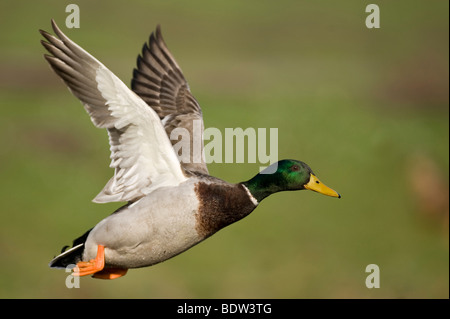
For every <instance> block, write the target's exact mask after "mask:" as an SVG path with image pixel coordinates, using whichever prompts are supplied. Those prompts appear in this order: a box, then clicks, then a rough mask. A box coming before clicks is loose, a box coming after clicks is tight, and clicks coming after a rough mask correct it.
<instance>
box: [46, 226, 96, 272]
mask: <svg viewBox="0 0 450 319" xmlns="http://www.w3.org/2000/svg"><path fill="white" fill-rule="evenodd" d="M90 231H91V230H88V231H87V232H86V233H85V234H83V236H81V237H79V238H77V239H75V240H74V241H73V246H72V248H70V249H68V250H66V248H67V247H68V246H65V247H64V248H63V249H62V251H61V254H59V255H58V256H56V257H55V258H53V259H52V260H51V261H50V263H49V264H48V265H49V266H50V268H66V267H67V266H70V265H75V264H76V263H77V262H79V261H81V259H82V257H83V252H84V243H85V242H86V239H87V237H88V235H89V233H90Z"/></svg>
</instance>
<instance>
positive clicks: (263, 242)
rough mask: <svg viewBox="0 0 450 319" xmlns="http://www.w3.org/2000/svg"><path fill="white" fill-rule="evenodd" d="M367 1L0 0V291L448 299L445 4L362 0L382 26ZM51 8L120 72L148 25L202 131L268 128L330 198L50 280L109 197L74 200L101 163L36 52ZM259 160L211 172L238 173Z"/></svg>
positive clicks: (93, 133)
mask: <svg viewBox="0 0 450 319" xmlns="http://www.w3.org/2000/svg"><path fill="white" fill-rule="evenodd" d="M69 3H77V4H78V5H79V6H80V10H81V28H80V29H67V28H65V26H64V21H65V19H66V16H67V14H68V13H66V12H65V7H66V5H67V4H69ZM369 3H370V2H367V3H366V2H364V1H345V2H342V1H341V2H338V1H331V0H329V1H314V2H313V1H288V0H280V1H277V2H273V1H264V0H263V1H253V0H252V1H235V0H228V1H217V0H213V1H200V0H191V1H163V0H160V1H155V0H152V1H143V0H134V1H114V2H111V1H104V0H99V1H95V2H93V1H49V0H42V1H2V2H1V3H0V30H1V31H0V46H1V50H0V130H1V132H0V133H1V134H0V145H1V147H0V202H1V205H2V208H1V223H0V256H1V263H0V272H1V276H0V297H1V298H448V297H449V250H448V249H449V247H448V239H449V238H448V174H449V170H448V164H449V155H448V151H449V147H448V143H449V135H448V129H449V121H448V115H449V114H448V101H449V99H448V84H449V83H448V82H449V81H448V70H449V64H448V53H449V52H448V9H449V8H448V2H447V1H424V0H423V1H395V2H394V1H384V0H380V1H377V2H376V3H377V4H378V5H379V7H380V10H381V28H380V29H367V28H366V26H365V18H366V16H367V13H365V6H366V5H367V4H369ZM51 18H54V19H55V20H56V21H57V23H58V24H59V26H60V27H61V28H62V30H63V31H64V32H65V33H66V34H67V35H68V36H69V37H71V38H72V39H73V40H74V41H75V42H77V43H78V44H80V45H81V46H82V47H84V48H85V49H86V50H88V51H89V52H90V53H91V54H93V55H94V56H96V57H97V58H98V59H99V60H101V61H102V62H103V63H104V64H105V65H106V66H108V67H109V68H110V69H111V70H112V71H113V72H115V73H116V75H118V76H119V77H120V78H121V79H122V80H123V81H124V82H125V83H127V84H129V83H130V79H131V70H132V68H134V66H135V59H136V56H137V54H138V53H139V52H140V49H141V47H142V44H143V43H144V42H145V41H146V40H147V39H148V35H149V34H150V32H151V31H152V30H154V28H155V26H156V24H157V23H160V24H161V25H162V30H163V34H164V37H165V40H166V42H167V44H168V46H169V48H170V50H171V51H172V53H173V54H174V56H175V57H176V59H177V61H178V63H179V64H180V65H181V67H182V68H183V71H184V73H185V76H186V78H187V79H188V81H189V83H190V86H191V88H192V92H193V94H194V95H195V96H196V98H197V100H198V101H199V103H200V105H201V106H202V109H203V113H204V119H205V125H206V126H207V127H217V128H219V129H221V130H222V132H224V129H225V128H226V127H232V128H234V127H242V128H247V127H254V128H258V127H261V128H264V127H265V128H270V127H277V128H278V129H279V130H278V135H279V144H278V149H279V158H280V159H281V158H295V159H299V160H302V161H305V162H306V163H308V164H309V165H310V166H311V167H312V168H313V170H314V171H315V172H316V173H317V175H318V176H319V177H320V178H321V180H322V181H323V182H324V183H325V184H327V185H329V186H330V187H332V188H334V189H336V190H338V191H339V192H340V193H341V194H342V195H343V198H342V199H341V200H336V199H334V198H330V197H325V196H321V195H319V194H315V193H312V192H286V193H280V194H276V195H274V196H271V197H270V198H267V199H266V200H264V202H263V203H262V204H261V205H260V206H259V207H258V209H257V210H256V211H255V212H254V213H253V214H251V215H250V216H248V217H247V218H245V219H244V220H242V221H240V222H239V223H237V224H235V225H232V226H231V227H228V228H226V229H224V230H222V231H220V232H219V233H217V234H216V235H214V236H213V237H211V238H210V239H208V240H207V241H205V242H203V243H201V244H199V245H198V246H196V247H194V248H193V249H191V250H189V251H188V252H186V253H183V254H181V255H179V256H177V257H176V258H173V259H171V260H168V261H166V262H164V263H161V264H158V265H155V266H153V267H151V268H144V269H137V270H132V271H130V272H129V273H128V274H127V276H126V277H124V278H121V279H118V280H114V281H101V280H94V279H91V278H82V279H81V288H79V289H68V288H66V286H65V278H66V275H67V274H66V273H64V272H63V271H54V270H50V269H49V268H48V267H47V263H48V261H49V260H50V259H51V258H52V257H53V256H54V255H56V254H57V253H58V252H59V250H60V248H61V247H62V246H63V245H65V244H69V243H70V242H71V240H72V239H73V238H75V237H77V236H79V235H81V234H82V233H83V232H84V231H85V230H86V229H88V228H90V227H92V226H93V225H95V224H96V223H97V222H98V221H99V220H100V219H102V218H104V217H105V216H107V215H108V214H110V213H111V212H112V211H113V210H114V209H116V208H117V207H119V206H120V204H119V203H112V204H104V205H97V204H94V203H92V202H91V201H90V200H91V199H92V198H93V197H94V196H95V195H96V194H97V193H98V192H99V191H100V190H101V188H102V187H103V186H104V184H105V183H106V181H107V180H108V179H109V178H110V176H111V175H112V170H111V169H110V168H108V165H107V164H108V163H109V146H108V144H107V135H106V132H104V131H102V130H98V129H96V128H94V127H93V125H92V123H91V122H90V120H89V118H88V116H87V115H86V114H85V112H84V110H83V108H82V107H81V105H80V103H79V102H78V101H77V99H76V98H74V97H73V96H71V95H70V94H69V93H68V91H67V90H66V89H65V87H64V85H63V84H62V82H61V81H60V80H59V79H58V78H57V77H56V76H55V75H54V74H53V73H52V72H51V71H50V69H49V67H48V66H47V64H46V62H45V61H44V59H43V58H42V54H43V53H44V49H43V47H42V46H41V45H40V43H39V40H40V35H39V33H38V29H44V30H47V31H50V30H51V27H50V19H51ZM259 166H260V164H259V163H256V164H217V163H213V164H210V166H209V169H210V173H211V174H212V175H215V176H218V177H220V178H223V179H225V180H227V181H230V182H239V181H242V180H246V179H248V178H249V177H251V176H253V175H254V174H255V173H256V172H257V170H258V168H259ZM372 263H375V264H377V265H378V266H379V267H380V273H381V288H379V289H367V288H366V286H365V279H366V276H367V275H368V274H367V273H365V268H366V266H367V265H368V264H372Z"/></svg>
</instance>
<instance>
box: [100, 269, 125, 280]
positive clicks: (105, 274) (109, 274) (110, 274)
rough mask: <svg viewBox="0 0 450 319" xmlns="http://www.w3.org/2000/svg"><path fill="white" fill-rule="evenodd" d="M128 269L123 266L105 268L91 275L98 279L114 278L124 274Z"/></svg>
mask: <svg viewBox="0 0 450 319" xmlns="http://www.w3.org/2000/svg"><path fill="white" fill-rule="evenodd" d="M127 271H128V269H123V268H105V269H103V270H102V271H99V272H97V273H95V274H94V275H93V276H92V277H94V278H99V279H116V278H119V277H122V276H125V274H126V273H127Z"/></svg>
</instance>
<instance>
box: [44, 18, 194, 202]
mask: <svg viewBox="0 0 450 319" xmlns="http://www.w3.org/2000/svg"><path fill="white" fill-rule="evenodd" d="M52 26H53V30H54V32H55V34H56V36H57V37H55V36H53V35H51V34H49V33H47V32H45V31H42V30H40V32H41V34H42V35H43V36H44V38H45V39H46V40H47V41H48V42H46V41H43V40H42V41H41V43H42V44H43V46H44V47H45V48H46V49H47V51H48V52H49V53H50V54H51V55H44V57H45V59H46V60H47V61H48V62H49V64H50V66H51V67H52V69H53V70H54V71H55V73H56V74H57V75H58V76H60V77H61V78H62V79H63V81H64V82H65V83H66V85H67V86H68V87H69V89H70V91H71V92H72V93H73V94H74V95H75V96H76V97H77V98H79V99H80V100H81V102H82V103H83V105H84V107H85V109H86V111H87V112H88V114H89V115H90V117H91V120H92V122H93V123H94V125H95V126H97V127H99V128H106V129H107V130H108V134H109V143H110V145H111V148H110V149H111V160H112V161H111V165H110V166H111V167H113V168H114V169H115V171H114V176H113V177H112V178H111V179H110V181H109V182H108V183H107V184H106V186H105V187H104V188H103V190H102V191H101V192H100V193H99V194H98V195H97V197H95V199H94V202H97V203H106V202H115V201H136V200H137V199H139V198H141V197H143V196H145V195H146V194H149V193H150V192H152V191H153V190H154V189H156V188H158V187H162V186H175V185H178V184H180V183H181V182H183V181H185V180H186V179H187V177H186V176H185V175H184V174H183V171H182V169H181V166H180V163H179V161H178V158H177V155H176V154H175V151H174V149H173V147H172V145H171V143H170V141H169V139H168V137H167V134H166V132H165V130H164V128H163V126H162V124H161V121H160V119H159V117H158V115H157V114H156V113H155V112H154V111H153V110H152V109H151V108H149V107H148V105H147V104H146V103H145V102H144V101H143V100H142V99H141V98H140V97H138V96H137V95H136V94H135V93H134V92H133V91H131V90H130V89H129V88H128V87H127V86H126V85H125V84H124V83H123V82H122V81H120V79H119V78H117V77H116V76H115V75H114V74H113V73H112V72H111V71H109V70H108V69H107V68H106V67H105V66H104V65H103V64H102V63H100V62H99V61H98V60H97V59H95V58H94V57H93V56H92V55H90V54H89V53H88V52H86V51H85V50H84V49H82V48H81V47H80V46H78V45H77V44H76V43H74V42H73V41H71V40H70V39H69V38H68V37H67V36H66V35H65V34H64V33H63V32H62V31H61V30H60V29H59V28H58V26H57V25H56V23H55V22H54V21H53V20H52Z"/></svg>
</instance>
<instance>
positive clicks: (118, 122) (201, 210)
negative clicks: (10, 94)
mask: <svg viewBox="0 0 450 319" xmlns="http://www.w3.org/2000/svg"><path fill="white" fill-rule="evenodd" d="M51 23H52V27H53V30H54V32H55V35H56V36H54V35H52V34H50V33H48V32H46V31H43V30H40V33H41V34H42V36H43V37H44V38H45V39H46V40H47V41H48V42H47V41H44V40H41V43H42V45H43V46H44V47H45V49H46V50H47V51H48V52H49V53H50V54H49V55H48V54H45V55H44V57H45V59H46V60H47V62H48V63H49V64H50V66H51V68H52V69H53V71H54V72H55V73H56V74H57V75H58V76H59V77H60V78H61V79H62V80H63V81H64V82H65V84H66V85H67V86H68V88H69V90H70V91H71V92H72V93H73V95H75V96H76V97H77V98H78V99H79V100H80V101H81V102H82V104H83V105H84V108H85V110H86V111H87V113H88V114H89V116H90V118H91V120H92V122H93V123H94V125H95V126H96V127H99V128H105V129H106V130H107V132H108V135H109V144H110V150H111V164H110V167H112V168H114V176H113V177H112V178H111V179H110V180H109V181H108V182H107V183H106V185H105V187H104V188H103V190H102V191H101V192H100V193H99V194H98V195H97V196H96V197H95V198H94V200H93V201H94V202H96V203H108V202H127V203H126V204H125V205H124V206H123V207H121V208H119V209H117V210H116V211H115V212H113V213H112V214H111V215H110V216H108V217H106V218H105V219H103V220H101V221H100V222H99V223H98V224H97V225H96V226H95V227H93V228H92V229H90V230H88V231H87V232H86V233H85V234H84V235H82V236H81V237H79V238H77V239H75V240H74V241H73V246H72V248H70V249H67V250H65V249H63V251H62V252H61V254H60V255H58V256H56V257H55V258H54V259H53V260H52V261H50V264H49V266H50V267H52V268H66V267H73V275H75V276H86V275H93V277H94V278H102V279H115V278H118V277H121V276H123V275H125V274H126V272H127V270H128V269H130V268H138V267H147V266H151V265H154V264H156V263H159V262H162V261H164V260H167V259H169V258H171V257H174V256H176V255H178V254H180V253H182V252H184V251H185V250H187V249H189V248H191V247H192V246H194V245H196V244H198V243H199V242H201V241H203V240H204V239H206V238H208V237H209V236H211V235H213V234H214V233H216V232H217V231H218V230H220V229H222V228H224V227H226V226H228V225H230V224H232V223H234V222H236V221H238V220H240V219H242V218H243V217H245V216H247V215H248V214H250V213H251V212H252V211H253V210H254V209H255V208H256V207H257V206H258V204H259V203H260V202H261V201H262V200H263V199H264V198H266V197H267V196H269V195H271V194H273V193H276V192H280V191H293V190H303V189H309V190H312V191H316V192H319V193H322V194H325V195H329V196H333V197H338V198H340V197H341V196H340V195H339V194H338V193H337V192H336V191H334V190H332V189H331V188H329V187H327V186H325V185H324V184H322V183H321V182H320V181H319V179H318V178H317V177H316V175H315V174H314V173H313V171H312V170H311V168H310V167H309V166H308V165H307V164H305V163H303V162H301V161H297V160H281V161H279V162H277V163H274V164H272V165H271V166H269V167H268V168H266V169H265V170H263V171H262V172H260V173H259V174H257V175H256V176H254V177H253V178H251V179H249V180H247V181H245V182H241V183H237V184H230V183H228V182H226V181H223V180H221V179H219V178H216V177H213V176H210V175H209V173H208V168H207V166H206V163H205V161H204V159H203V158H201V159H200V160H197V161H194V160H193V158H192V154H191V158H190V159H191V160H190V161H187V162H186V163H185V162H180V161H179V159H178V157H177V153H176V151H175V149H174V147H173V145H172V144H173V143H175V142H176V141H172V142H171V140H170V139H169V136H170V133H171V131H172V130H173V129H174V128H180V127H181V128H184V129H186V130H188V132H189V133H190V137H191V143H192V136H193V129H192V128H193V121H195V120H196V121H200V123H201V124H202V125H201V127H202V130H203V118H202V112H201V109H200V106H199V104H198V102H197V101H196V99H195V98H194V97H193V95H192V94H191V92H190V89H189V85H188V83H187V81H186V79H185V77H184V75H183V73H182V72H181V69H180V67H179V66H178V64H177V62H176V61H175V59H174V58H173V56H172V54H171V53H170V52H169V50H168V48H167V46H166V44H165V42H164V40H163V38H162V35H161V29H160V27H159V26H157V28H156V31H155V32H154V33H152V34H151V35H150V39H149V42H148V44H147V43H146V44H144V47H143V49H142V53H141V55H139V56H138V58H137V67H136V69H134V72H133V79H132V82H131V89H129V88H128V87H127V86H126V85H125V84H124V83H123V82H122V81H121V80H120V79H119V78H118V77H116V76H115V75H114V74H113V73H112V72H111V71H110V70H108V69H107V68H106V67H105V66H104V65H103V64H102V63H100V62H99V61H98V60H97V59H96V58H94V57H93V56H92V55H90V54H89V53H88V52H86V51H85V50H84V49H82V48H81V47H80V46H78V45H77V44H76V43H74V42H73V41H72V40H70V39H69V38H68V37H67V36H66V35H65V34H64V33H63V32H62V31H61V30H60V29H59V28H58V26H57V25H56V23H55V22H54V20H52V22H51ZM200 133H202V132H200ZM202 146H203V145H202ZM191 149H192V148H191Z"/></svg>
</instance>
